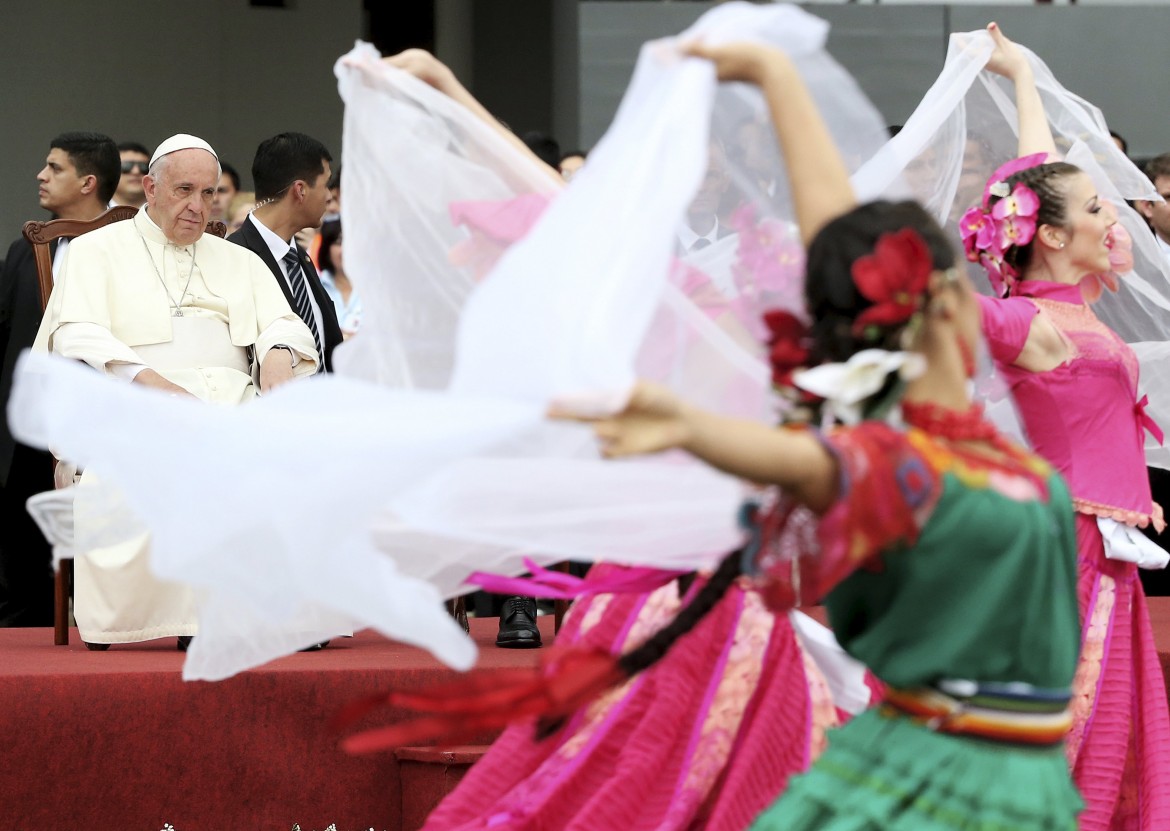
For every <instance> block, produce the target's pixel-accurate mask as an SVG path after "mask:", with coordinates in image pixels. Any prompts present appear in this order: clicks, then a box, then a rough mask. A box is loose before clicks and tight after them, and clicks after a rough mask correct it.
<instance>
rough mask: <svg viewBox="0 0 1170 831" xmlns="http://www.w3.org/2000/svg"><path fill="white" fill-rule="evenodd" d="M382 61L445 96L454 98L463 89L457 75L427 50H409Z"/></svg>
mask: <svg viewBox="0 0 1170 831" xmlns="http://www.w3.org/2000/svg"><path fill="white" fill-rule="evenodd" d="M382 60H383V61H384V62H386V63H387V64H389V65H390V66H393V67H396V68H397V69H401V70H402V71H403V72H409V73H410V74H411V75H413V76H414V77H416V78H418V79H419V80H420V81H423V82H425V83H427V84H430V85H431V86H432V87H434V88H435V89H437V90H438V91H439V92H441V93H443V94H444V95H448V96H451V97H454V93H456V92H457V91H459V90H461V89H462V88H463V87H462V85H461V84H460V83H459V81H458V79H456V77H455V73H454V72H452V71H451V70H450V68H449V67H448V66H447V65H446V64H445V63H443V62H442V61H440V60H439V59H438V58H436V57H435V56H434V55H432V54H431V53H430V52H428V51H426V50H425V49H407V50H405V51H402V52H399V53H398V54H397V55H391V56H390V57H388V58H383V59H382Z"/></svg>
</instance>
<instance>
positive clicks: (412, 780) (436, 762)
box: [394, 744, 488, 831]
mask: <svg viewBox="0 0 1170 831" xmlns="http://www.w3.org/2000/svg"><path fill="white" fill-rule="evenodd" d="M487 749H488V745H486V744H468V745H458V746H456V747H446V748H439V747H400V748H398V749H397V750H395V751H394V757H395V758H396V759H397V760H398V775H399V782H400V783H401V788H402V793H401V802H400V804H401V805H402V824H401V826H400V828H401V829H402V831H416V829H419V828H422V826H423V823H424V822H426V818H427V815H428V814H430V812H431V811H432V810H434V808H435V806H436V805H438V804H439V802H440V801H441V800H442V799H443V797H444V796H446V795H447V794H449V793H450V792H451V791H452V790H454V789H455V786H456V785H458V784H459V780H460V779H462V778H463V774H465V773H467V770H468V768H470V767H471V766H472V765H474V764H475V763H476V762H478V761H479V759H480V757H482V756H483V754H485V753H487Z"/></svg>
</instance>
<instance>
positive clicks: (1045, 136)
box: [987, 23, 1056, 158]
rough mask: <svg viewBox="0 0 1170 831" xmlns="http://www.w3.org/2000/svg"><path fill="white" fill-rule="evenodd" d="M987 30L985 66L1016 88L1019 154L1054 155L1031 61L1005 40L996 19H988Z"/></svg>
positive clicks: (1053, 145)
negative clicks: (992, 47) (991, 45)
mask: <svg viewBox="0 0 1170 831" xmlns="http://www.w3.org/2000/svg"><path fill="white" fill-rule="evenodd" d="M987 31H988V32H990V33H991V39H992V40H993V41H994V42H995V51H994V52H992V53H991V59H990V60H988V62H987V70H988V71H989V72H994V73H995V74H996V75H1002V76H1003V77H1005V78H1007V79H1008V80H1009V81H1011V82H1012V83H1013V84H1014V85H1015V88H1016V112H1017V113H1018V117H1019V129H1020V147H1019V155H1020V156H1030V155H1032V154H1033V153H1047V154H1048V155H1049V156H1052V157H1053V158H1055V157H1056V142H1054V141H1053V140H1052V130H1050V129H1049V127H1048V116H1046V115H1045V114H1044V104H1043V103H1042V102H1041V101H1040V92H1039V90H1037V89H1036V78H1035V77H1034V76H1033V74H1032V65H1031V64H1030V63H1028V59H1027V57H1025V56H1024V53H1023V52H1021V51H1020V47H1018V46H1016V44H1015V43H1013V42H1012V41H1010V40H1008V38H1007V35H1005V34H1004V33H1003V31H1002V30H1001V29H1000V28H999V24H998V23H988V24H987Z"/></svg>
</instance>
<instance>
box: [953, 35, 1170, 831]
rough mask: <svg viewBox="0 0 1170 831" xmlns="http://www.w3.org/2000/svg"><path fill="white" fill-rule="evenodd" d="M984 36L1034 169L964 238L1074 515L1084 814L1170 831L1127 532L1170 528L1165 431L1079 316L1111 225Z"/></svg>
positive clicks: (1006, 183) (999, 42) (1158, 705)
mask: <svg viewBox="0 0 1170 831" xmlns="http://www.w3.org/2000/svg"><path fill="white" fill-rule="evenodd" d="M988 28H989V30H990V31H991V34H992V37H993V38H994V39H995V41H996V51H995V53H994V55H993V56H992V60H991V62H990V63H989V64H988V66H987V68H988V70H990V71H992V72H995V73H998V74H1000V75H1003V76H1005V77H1007V78H1009V79H1010V80H1011V81H1012V82H1013V83H1014V85H1015V89H1016V99H1017V107H1018V111H1019V126H1020V148H1019V152H1020V155H1021V156H1022V157H1025V158H1021V159H1020V160H1019V161H1018V162H1014V163H1012V164H1010V165H1006V166H1005V167H1004V168H1001V169H1000V171H999V172H998V173H997V174H996V175H993V176H992V181H990V182H989V183H988V190H987V191H986V193H987V196H986V197H985V199H984V203H983V204H982V205H980V206H977V207H976V208H973V209H972V210H971V211H969V212H968V213H967V215H966V216H964V218H963V227H962V235H963V238H964V242H965V245H966V248H967V253H968V257H969V259H971V260H973V261H979V262H982V263H983V264H984V266H985V267H986V268H987V270H988V273H989V275H990V277H991V279H992V282H993V286H994V287H995V288H996V290H997V292H998V293H999V294H1001V295H1004V296H1003V297H1002V299H992V298H988V297H980V302H981V305H982V307H983V329H984V332H985V334H986V336H987V339H988V342H989V344H990V347H991V351H992V355H993V356H994V358H995V360H996V363H997V365H998V367H999V368H1000V370H1001V371H1002V372H1003V374H1004V376H1005V378H1006V379H1007V380H1008V382H1009V383H1010V385H1011V388H1012V391H1013V394H1014V398H1015V401H1016V404H1017V406H1018V408H1019V411H1020V414H1021V416H1022V419H1023V421H1024V425H1025V429H1026V431H1027V434H1028V437H1029V439H1030V440H1031V441H1032V443H1033V446H1034V447H1035V449H1036V452H1037V453H1039V454H1040V455H1041V456H1044V457H1045V458H1046V459H1048V461H1050V462H1051V463H1052V464H1053V465H1054V466H1055V467H1056V468H1057V469H1058V470H1060V471H1061V473H1063V474H1064V475H1065V477H1066V478H1067V479H1068V482H1069V487H1070V489H1071V490H1072V495H1073V505H1074V507H1075V509H1076V530H1077V551H1078V562H1079V579H1078V586H1077V598H1078V600H1079V603H1080V610H1081V615H1082V619H1083V627H1084V628H1083V633H1082V639H1083V642H1082V647H1081V657H1080V662H1079V664H1078V667H1077V674H1076V683H1075V685H1074V697H1073V708H1072V713H1073V726H1072V729H1071V731H1070V733H1069V739H1068V743H1067V753H1068V759H1069V763H1070V765H1071V766H1072V770H1073V776H1074V778H1075V780H1076V783H1077V786H1078V788H1079V789H1080V791H1081V793H1082V795H1083V796H1084V798H1085V801H1086V809H1085V812H1084V814H1083V815H1082V816H1081V828H1082V829H1149V830H1150V831H1152V830H1153V829H1161V828H1170V716H1168V715H1167V707H1166V689H1165V685H1164V681H1163V677H1162V671H1161V667H1160V665H1159V661H1158V655H1157V652H1156V650H1155V648H1154V641H1153V635H1152V631H1151V628H1150V620H1149V613H1148V611H1147V608H1146V603H1145V595H1144V592H1143V591H1142V586H1141V582H1140V580H1139V579H1138V572H1137V568H1138V567H1137V565H1136V563H1137V561H1139V560H1142V559H1143V558H1151V557H1152V558H1155V559H1156V558H1157V557H1158V556H1159V555H1160V554H1161V552H1160V551H1157V550H1156V547H1153V544H1152V543H1147V542H1146V540H1145V538H1144V537H1142V536H1141V535H1140V534H1135V533H1131V532H1127V530H1126V529H1127V528H1130V529H1132V528H1134V527H1143V528H1144V527H1146V526H1147V525H1148V524H1151V523H1152V524H1153V525H1154V526H1155V527H1156V528H1157V529H1158V530H1161V529H1162V528H1163V527H1164V522H1163V519H1162V511H1161V508H1160V507H1159V506H1158V505H1156V504H1154V503H1153V502H1152V501H1151V498H1150V489H1149V482H1148V479H1147V476H1146V467H1145V461H1144V455H1143V450H1142V449H1143V445H1144V438H1145V432H1146V430H1147V429H1148V430H1150V431H1151V432H1153V433H1154V434H1155V435H1156V436H1160V431H1159V430H1158V428H1157V426H1156V425H1155V424H1154V423H1153V422H1152V420H1150V419H1149V418H1148V417H1147V416H1146V415H1145V413H1144V411H1143V405H1144V401H1138V400H1137V383H1138V371H1137V360H1136V358H1135V357H1134V353H1133V351H1132V350H1131V349H1130V347H1129V346H1128V345H1127V344H1126V343H1125V342H1124V341H1122V340H1121V338H1119V337H1118V336H1117V335H1116V334H1114V332H1113V331H1112V330H1110V329H1109V328H1108V327H1107V326H1106V325H1105V324H1104V323H1102V322H1101V321H1100V320H1099V319H1098V318H1097V316H1096V315H1095V314H1094V313H1093V309H1092V307H1091V306H1090V305H1089V304H1088V303H1087V302H1086V301H1085V295H1089V296H1093V295H1092V294H1091V292H1094V290H1095V294H1096V296H1099V295H1100V288H1099V286H1098V285H1097V284H1098V278H1097V277H1096V276H1095V275H1099V274H1104V273H1107V272H1109V271H1110V270H1111V267H1110V263H1109V255H1110V245H1111V241H1112V237H1111V227H1112V226H1113V223H1114V221H1115V219H1116V217H1115V215H1114V214H1113V213H1112V212H1111V211H1110V210H1109V208H1108V207H1107V206H1106V205H1104V204H1102V201H1101V199H1100V198H1099V197H1098V195H1097V191H1096V188H1095V187H1094V184H1093V181H1092V180H1091V179H1090V178H1089V176H1088V175H1087V174H1086V173H1084V172H1082V171H1081V170H1080V169H1078V168H1077V167H1075V166H1073V165H1070V164H1066V163H1063V162H1055V161H1049V159H1051V158H1054V157H1055V153H1056V148H1055V145H1054V143H1053V139H1052V135H1051V133H1050V131H1049V127H1048V122H1047V119H1046V117H1045V114H1044V110H1043V107H1042V105H1041V101H1040V96H1039V95H1038V94H1037V91H1036V86H1035V84H1034V82H1033V76H1032V69H1031V66H1030V65H1029V63H1028V61H1027V60H1026V59H1025V58H1024V56H1023V54H1022V53H1021V52H1020V50H1019V49H1018V48H1017V47H1016V46H1015V44H1013V43H1011V42H1010V41H1009V40H1007V38H1006V37H1004V35H1003V34H1002V32H1000V31H999V29H998V27H996V26H995V24H991V26H989V27H988ZM1032 154H1034V155H1032ZM1013 170H1014V172H1013ZM1082 291H1084V294H1082ZM1147 546H1149V547H1153V548H1155V550H1153V551H1150V550H1149V549H1148V548H1147ZM1163 562H1164V560H1163Z"/></svg>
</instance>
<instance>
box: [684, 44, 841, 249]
mask: <svg viewBox="0 0 1170 831" xmlns="http://www.w3.org/2000/svg"><path fill="white" fill-rule="evenodd" d="M686 51H687V53H688V54H690V55H694V56H695V57H699V58H707V59H708V60H710V61H712V62H713V63H714V64H715V70H716V72H717V73H718V76H719V80H721V81H744V82H747V83H751V84H755V85H756V86H758V87H759V88H760V91H761V92H762V93H763V95H764V100H765V101H767V103H768V109H769V111H770V112H771V114H772V126H773V129H775V131H776V139H777V141H778V142H779V143H780V148H781V149H782V150H783V153H784V159H785V162H786V164H787V166H788V179H789V181H790V182H791V183H792V201H793V204H794V206H795V208H796V221H797V223H798V224H799V225H800V236H801V241H802V242H804V244H805V245H806V246H807V245H808V244H809V242H810V241H811V240H812V238H813V237H814V236H816V234H817V232H818V231H820V229H821V228H822V227H824V225H825V223H827V222H828V221H829V220H831V219H833V218H835V217H837V216H840V215H841V214H843V213H845V212H846V211H848V210H849V209H850V208H852V207H853V206H854V205H855V204H857V197H856V196H855V195H854V193H853V187H852V186H851V185H850V184H849V173H848V171H846V169H845V163H844V162H843V161H842V160H841V155H840V154H839V153H838V152H837V147H836V145H835V144H834V143H833V137H832V135H830V133H829V128H828V127H826V126H825V122H824V121H823V120H822V119H821V114H820V112H819V111H818V110H817V107H816V104H815V103H814V102H813V99H812V96H811V95H810V94H809V92H808V89H807V88H806V87H805V85H804V81H803V80H802V79H801V77H800V73H799V72H798V71H797V69H796V67H795V65H794V64H793V63H792V61H791V59H790V58H789V57H788V56H787V55H785V54H784V53H783V52H780V51H778V50H776V49H772V48H770V47H767V46H763V45H760V44H756V43H730V44H726V45H724V46H705V45H703V44H701V43H696V44H692V45H691V46H689V47H688V48H687V50H686Z"/></svg>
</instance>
